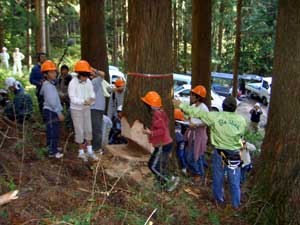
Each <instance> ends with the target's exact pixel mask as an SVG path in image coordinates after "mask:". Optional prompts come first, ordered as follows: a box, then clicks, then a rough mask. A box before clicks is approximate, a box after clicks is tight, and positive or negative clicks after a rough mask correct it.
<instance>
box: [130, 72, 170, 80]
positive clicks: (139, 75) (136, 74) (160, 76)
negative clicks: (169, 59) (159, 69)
mask: <svg viewBox="0 0 300 225" xmlns="http://www.w3.org/2000/svg"><path fill="white" fill-rule="evenodd" d="M128 76H132V77H144V78H159V79H163V78H172V79H173V74H169V73H168V74H144V73H128Z"/></svg>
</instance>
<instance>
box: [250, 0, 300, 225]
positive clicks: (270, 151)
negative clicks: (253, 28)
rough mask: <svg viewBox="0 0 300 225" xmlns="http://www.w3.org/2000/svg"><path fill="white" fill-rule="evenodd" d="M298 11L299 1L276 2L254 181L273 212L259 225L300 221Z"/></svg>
mask: <svg viewBox="0 0 300 225" xmlns="http://www.w3.org/2000/svg"><path fill="white" fill-rule="evenodd" d="M299 9H300V1H298V0H290V1H285V0H280V1H279V14H278V20H277V33H276V44H275V58H274V70H273V83H272V94H271V103H270V111H269V119H268V124H267V128H266V136H265V139H264V143H263V146H262V156H261V162H262V163H261V165H262V166H261V169H260V172H259V173H257V177H256V178H257V179H258V180H259V183H258V185H257V187H259V188H260V189H261V191H262V197H263V200H264V201H265V202H266V204H267V205H266V206H267V207H268V206H271V207H272V211H271V210H266V211H264V212H265V213H266V214H265V215H266V218H264V219H267V221H263V222H261V223H259V224H299V221H300V204H299V200H300V189H299V187H300V173H299V170H300V160H299V159H300V133H299V127H300V119H299V114H300V104H299V103H300V102H299V98H298V96H299V95H300V79H299V78H300V64H299V61H300V39H299V37H300V10H299ZM264 208H266V207H264ZM264 208H263V209H264ZM263 209H262V210H263ZM268 212H269V213H271V215H270V214H267V213H268ZM262 215H264V213H262ZM257 224H258V223H257Z"/></svg>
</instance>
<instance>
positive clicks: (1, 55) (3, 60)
mask: <svg viewBox="0 0 300 225" xmlns="http://www.w3.org/2000/svg"><path fill="white" fill-rule="evenodd" d="M0 59H1V67H2V68H4V69H7V70H8V68H9V63H8V60H9V54H8V53H7V48H5V47H3V48H2V52H1V53H0Z"/></svg>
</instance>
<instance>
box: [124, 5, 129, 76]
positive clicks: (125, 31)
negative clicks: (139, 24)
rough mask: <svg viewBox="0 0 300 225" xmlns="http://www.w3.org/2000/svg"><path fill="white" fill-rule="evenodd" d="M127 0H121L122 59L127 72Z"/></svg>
mask: <svg viewBox="0 0 300 225" xmlns="http://www.w3.org/2000/svg"><path fill="white" fill-rule="evenodd" d="M127 12H128V1H127V0H123V60H124V71H125V72H127V61H128V55H127V49H128V48H127V47H128V38H127V37H128V35H127V30H128V29H127V28H128V13H127Z"/></svg>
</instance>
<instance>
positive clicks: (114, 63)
mask: <svg viewBox="0 0 300 225" xmlns="http://www.w3.org/2000/svg"><path fill="white" fill-rule="evenodd" d="M116 11H117V7H116V0H112V17H113V51H112V63H113V65H117V51H118V50H117V49H118V48H117V45H118V35H117V26H118V24H117V13H116Z"/></svg>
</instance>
